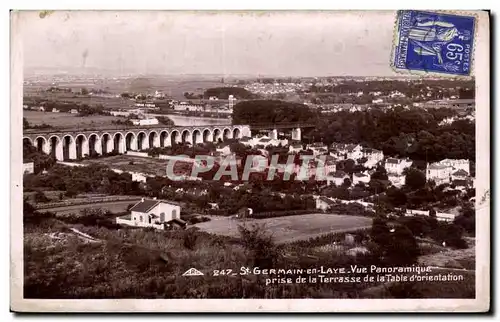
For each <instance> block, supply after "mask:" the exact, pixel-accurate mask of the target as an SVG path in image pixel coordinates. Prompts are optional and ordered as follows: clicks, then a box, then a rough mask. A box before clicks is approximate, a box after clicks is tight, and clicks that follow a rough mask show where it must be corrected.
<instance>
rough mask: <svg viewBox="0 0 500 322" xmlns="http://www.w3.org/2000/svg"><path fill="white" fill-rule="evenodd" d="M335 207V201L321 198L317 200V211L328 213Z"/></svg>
mask: <svg viewBox="0 0 500 322" xmlns="http://www.w3.org/2000/svg"><path fill="white" fill-rule="evenodd" d="M333 205H335V201H333V200H331V199H329V198H327V197H324V196H320V197H317V198H316V209H319V210H322V211H327V210H328V209H329V208H330V206H333Z"/></svg>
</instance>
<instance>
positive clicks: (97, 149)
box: [23, 125, 251, 160]
mask: <svg viewBox="0 0 500 322" xmlns="http://www.w3.org/2000/svg"><path fill="white" fill-rule="evenodd" d="M245 136H248V137H249V136H251V130H250V126H249V125H202V126H171V127H167V126H143V127H114V128H109V127H108V128H102V129H83V130H71V129H69V130H24V133H23V143H24V142H26V141H28V142H29V143H31V144H32V145H33V146H35V147H37V148H38V149H39V150H40V151H43V152H45V153H47V154H52V155H54V156H55V157H56V159H57V160H74V159H78V158H81V157H84V156H85V155H91V154H94V153H98V154H103V153H110V152H112V151H115V152H117V153H125V152H126V151H129V150H143V149H148V148H151V147H167V146H172V145H174V144H177V143H181V142H183V143H190V144H198V143H204V142H219V140H222V141H224V140H227V139H240V138H242V137H245Z"/></svg>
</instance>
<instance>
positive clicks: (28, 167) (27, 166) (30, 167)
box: [23, 162, 35, 174]
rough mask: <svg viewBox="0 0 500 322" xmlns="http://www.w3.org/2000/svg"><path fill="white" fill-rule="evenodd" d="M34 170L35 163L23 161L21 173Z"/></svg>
mask: <svg viewBox="0 0 500 322" xmlns="http://www.w3.org/2000/svg"><path fill="white" fill-rule="evenodd" d="M34 172H35V163H33V162H27V163H23V173H24V174H28V173H34Z"/></svg>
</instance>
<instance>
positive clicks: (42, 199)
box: [34, 190, 49, 203]
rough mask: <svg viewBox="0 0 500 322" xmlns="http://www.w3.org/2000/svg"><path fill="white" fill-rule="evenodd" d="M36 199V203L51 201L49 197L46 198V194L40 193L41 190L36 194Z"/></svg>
mask: <svg viewBox="0 0 500 322" xmlns="http://www.w3.org/2000/svg"><path fill="white" fill-rule="evenodd" d="M34 199H35V202H36V203H40V202H47V201H49V198H47V196H45V194H44V193H43V192H42V191H40V190H38V191H37V192H35V196H34Z"/></svg>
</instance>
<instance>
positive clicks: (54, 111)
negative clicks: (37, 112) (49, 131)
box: [52, 107, 60, 113]
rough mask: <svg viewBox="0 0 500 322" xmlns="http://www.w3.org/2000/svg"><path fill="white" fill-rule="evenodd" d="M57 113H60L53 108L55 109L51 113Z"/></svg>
mask: <svg viewBox="0 0 500 322" xmlns="http://www.w3.org/2000/svg"><path fill="white" fill-rule="evenodd" d="M59 112H60V111H59V110H58V109H57V108H55V107H54V108H53V109H52V113H59Z"/></svg>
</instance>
